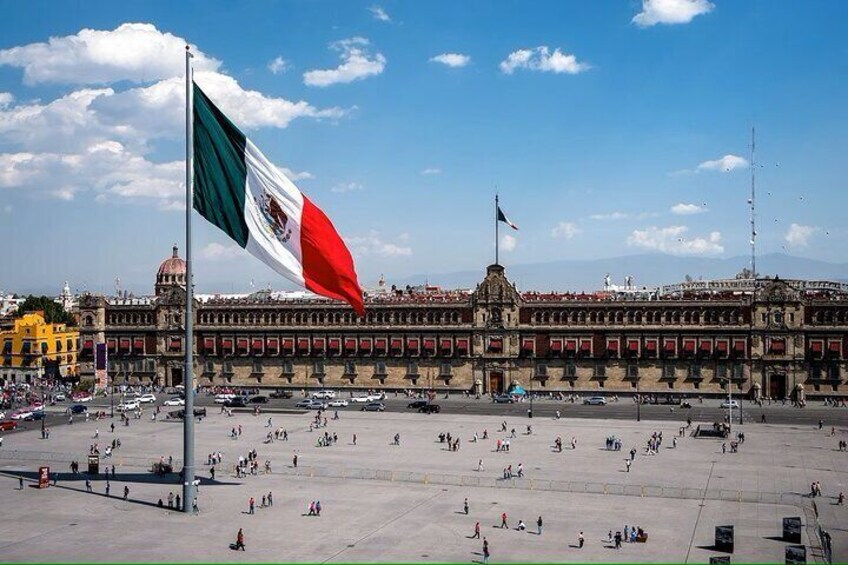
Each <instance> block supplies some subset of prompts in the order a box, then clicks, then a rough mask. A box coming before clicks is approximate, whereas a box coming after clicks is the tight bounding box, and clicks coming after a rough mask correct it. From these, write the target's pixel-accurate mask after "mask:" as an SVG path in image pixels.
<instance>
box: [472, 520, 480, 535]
mask: <svg viewBox="0 0 848 565" xmlns="http://www.w3.org/2000/svg"><path fill="white" fill-rule="evenodd" d="M471 539H480V522H477V523H475V524H474V535H473V536H471Z"/></svg>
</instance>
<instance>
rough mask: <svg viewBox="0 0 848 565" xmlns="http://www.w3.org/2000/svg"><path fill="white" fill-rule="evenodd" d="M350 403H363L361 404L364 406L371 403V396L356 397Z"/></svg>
mask: <svg viewBox="0 0 848 565" xmlns="http://www.w3.org/2000/svg"><path fill="white" fill-rule="evenodd" d="M350 401H351V402H361V403H363V404H364V403H366V402H371V397H370V396H354V397H353V398H351V399H350Z"/></svg>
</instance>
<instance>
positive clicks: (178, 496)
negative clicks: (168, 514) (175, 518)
mask: <svg viewBox="0 0 848 565" xmlns="http://www.w3.org/2000/svg"><path fill="white" fill-rule="evenodd" d="M180 500H182V499H181V498H180V495H179V494H178V495H177V496H176V497H175V502H174V504H175V508H176V509H177V510H179V509H180V508H182V507H181V506H180Z"/></svg>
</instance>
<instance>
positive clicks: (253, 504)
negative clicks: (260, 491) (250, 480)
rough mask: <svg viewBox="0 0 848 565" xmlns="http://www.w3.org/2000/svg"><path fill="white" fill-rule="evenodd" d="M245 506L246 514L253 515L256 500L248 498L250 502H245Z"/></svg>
mask: <svg viewBox="0 0 848 565" xmlns="http://www.w3.org/2000/svg"><path fill="white" fill-rule="evenodd" d="M247 506H248V510H247V513H248V514H253V513H254V510H253V509H254V507H255V506H256V500H255V499H254V498H253V497H252V496H251V497H250V500H248V501H247Z"/></svg>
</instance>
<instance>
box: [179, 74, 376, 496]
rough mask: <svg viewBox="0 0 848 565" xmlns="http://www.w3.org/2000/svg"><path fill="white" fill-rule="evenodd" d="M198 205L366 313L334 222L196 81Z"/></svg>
mask: <svg viewBox="0 0 848 565" xmlns="http://www.w3.org/2000/svg"><path fill="white" fill-rule="evenodd" d="M194 208H195V210H197V211H198V212H200V215H201V216H203V217H204V218H206V219H207V220H208V221H209V222H211V223H213V224H215V225H216V226H218V227H219V228H220V229H221V230H222V231H223V232H224V233H226V234H227V235H228V236H230V237H231V238H232V239H233V240H234V241H235V242H236V243H237V244H238V245H239V246H240V247H242V248H243V249H246V250H247V251H248V252H249V253H250V254H252V255H253V256H254V257H256V258H257V259H259V260H260V261H262V262H263V263H265V264H266V265H268V266H269V267H271V268H272V269H274V270H275V271H277V272H278V273H279V274H281V275H283V276H284V277H286V278H287V279H289V280H290V281H292V282H294V283H296V284H298V285H300V286H302V287H305V288H306V289H308V290H311V291H312V292H314V293H315V294H320V295H322V296H326V297H328V298H334V299H337V300H343V301H345V302H347V303H348V304H350V305H351V306H352V307H353V309H354V310H356V312H357V313H358V314H360V315H364V313H365V308H364V306H363V303H362V290H361V288H360V286H359V281H358V280H357V277H356V270H355V268H354V265H353V258H352V257H351V255H350V251H349V250H348V248H347V246H346V245H345V243H344V241H343V240H342V238H341V236H339V234H338V232H337V231H336V228H335V227H334V226H333V224H332V222H331V221H330V219H329V218H328V217H327V216H326V214H324V212H323V211H321V209H320V208H318V207H317V206H316V205H315V204H313V203H312V201H311V200H309V198H307V197H306V195H305V194H303V193H302V192H300V190H299V189H298V188H297V187H296V186H295V185H294V183H292V182H291V181H290V180H289V179H288V178H287V177H286V176H285V175H284V174H283V173H282V171H280V169H278V168H277V167H276V166H275V165H274V164H273V163H271V162H270V161H269V160H268V159H267V158H266V157H265V155H263V154H262V153H261V152H260V151H259V148H257V147H256V146H255V145H254V144H253V142H251V140H250V139H249V138H248V137H246V136H245V135H244V134H243V133H242V132H241V131H240V130H239V129H238V128H237V127H236V126H235V125H234V124H233V123H232V122H231V121H230V120H229V119H228V118H227V117H226V116H225V115H224V114H223V112H221V110H219V109H218V108H217V107H216V106H215V105H214V104H213V103H212V101H211V100H210V99H209V98H208V97H207V96H206V94H204V92H203V91H202V90H200V88H199V87H198V86H197V85H196V84H195V85H194ZM186 502H188V501H186Z"/></svg>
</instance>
